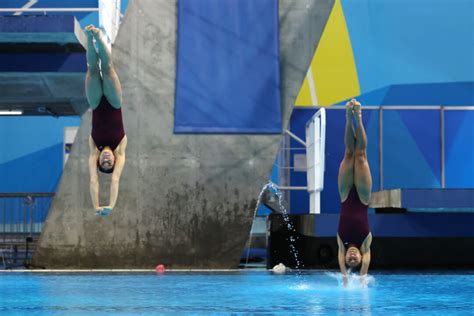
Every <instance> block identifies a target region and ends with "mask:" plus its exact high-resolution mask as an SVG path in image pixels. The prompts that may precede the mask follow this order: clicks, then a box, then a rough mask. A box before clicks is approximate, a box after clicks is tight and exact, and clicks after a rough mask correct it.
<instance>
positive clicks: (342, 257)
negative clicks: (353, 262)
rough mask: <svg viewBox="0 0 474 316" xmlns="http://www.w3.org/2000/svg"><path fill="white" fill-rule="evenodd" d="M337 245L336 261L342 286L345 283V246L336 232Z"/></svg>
mask: <svg viewBox="0 0 474 316" xmlns="http://www.w3.org/2000/svg"><path fill="white" fill-rule="evenodd" d="M337 246H338V248H339V250H338V252H337V261H338V262H339V269H340V270H341V274H342V283H343V285H344V286H346V285H347V270H346V247H345V246H344V243H343V242H342V240H341V238H340V237H339V234H337Z"/></svg>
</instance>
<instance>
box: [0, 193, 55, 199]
mask: <svg viewBox="0 0 474 316" xmlns="http://www.w3.org/2000/svg"><path fill="white" fill-rule="evenodd" d="M53 196H54V192H18V193H1V192H0V198H18V197H53Z"/></svg>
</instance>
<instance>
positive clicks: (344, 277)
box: [342, 274, 347, 287]
mask: <svg viewBox="0 0 474 316" xmlns="http://www.w3.org/2000/svg"><path fill="white" fill-rule="evenodd" d="M342 286H343V287H347V275H345V274H343V275H342Z"/></svg>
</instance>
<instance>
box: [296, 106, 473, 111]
mask: <svg viewBox="0 0 474 316" xmlns="http://www.w3.org/2000/svg"><path fill="white" fill-rule="evenodd" d="M295 108H296V109H299V110H306V109H308V110H311V109H312V110H314V109H320V108H322V106H298V107H295ZM324 108H325V109H326V110H345V109H346V106H345V105H331V106H324ZM362 108H363V109H366V110H379V109H383V110H441V109H444V110H448V111H473V110H474V106H472V105H458V106H456V105H364V106H363V107H362Z"/></svg>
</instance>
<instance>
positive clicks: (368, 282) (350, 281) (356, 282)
mask: <svg viewBox="0 0 474 316" xmlns="http://www.w3.org/2000/svg"><path fill="white" fill-rule="evenodd" d="M324 274H325V275H327V276H328V277H330V278H332V279H335V280H336V281H337V282H338V284H339V285H340V286H341V287H342V286H343V284H342V274H341V273H336V272H325V273H324ZM364 278H365V280H364V281H365V286H364V285H361V279H362V276H360V275H358V274H356V273H352V272H348V273H347V286H346V287H345V288H346V289H348V290H354V289H361V288H366V287H369V286H370V287H372V286H374V285H375V281H376V280H375V278H374V277H373V276H371V275H367V276H365V277H364Z"/></svg>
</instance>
